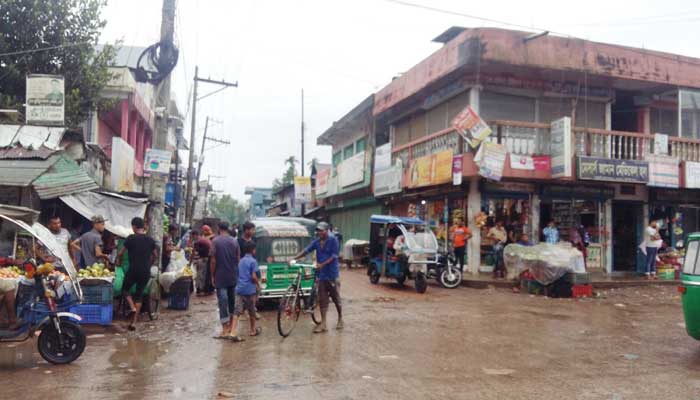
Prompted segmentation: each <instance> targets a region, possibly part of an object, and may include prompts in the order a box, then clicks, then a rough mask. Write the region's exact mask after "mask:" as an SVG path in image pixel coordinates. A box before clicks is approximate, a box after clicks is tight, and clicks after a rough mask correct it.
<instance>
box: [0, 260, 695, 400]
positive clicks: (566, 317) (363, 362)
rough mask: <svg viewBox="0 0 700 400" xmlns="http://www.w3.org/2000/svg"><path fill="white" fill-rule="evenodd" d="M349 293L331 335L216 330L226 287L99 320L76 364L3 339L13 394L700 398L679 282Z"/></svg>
mask: <svg viewBox="0 0 700 400" xmlns="http://www.w3.org/2000/svg"><path fill="white" fill-rule="evenodd" d="M343 295H344V297H345V299H344V300H345V310H346V326H345V330H343V331H342V332H338V331H335V330H333V329H331V330H330V331H329V332H328V333H327V334H323V335H314V334H313V333H312V332H311V330H312V328H313V327H312V325H311V320H310V318H309V317H308V316H302V319H301V320H300V323H299V324H298V325H297V328H296V330H295V331H294V332H293V333H292V335H291V336H290V337H289V338H287V339H282V338H280V337H279V335H277V332H276V326H275V317H276V315H275V312H274V311H273V308H271V307H268V309H267V311H263V313H262V315H263V320H262V321H261V324H262V327H263V335H262V336H260V337H256V338H249V337H246V338H247V340H246V341H245V342H244V343H232V342H228V341H221V340H215V339H213V338H212V336H213V335H214V334H215V333H216V332H217V329H218V327H217V326H216V302H215V299H213V298H206V299H200V298H194V297H193V299H192V302H191V308H190V310H188V311H184V312H175V311H166V312H164V313H163V315H162V317H161V320H159V321H157V322H148V323H143V324H142V325H141V326H140V329H139V331H138V332H137V333H136V334H134V333H126V332H122V331H121V330H118V329H114V328H112V329H108V330H104V329H102V328H92V329H90V337H89V338H88V347H87V350H86V352H85V354H84V355H83V356H82V357H81V358H80V359H79V360H78V361H77V362H75V363H74V364H72V365H69V366H62V367H56V366H52V365H49V364H46V363H45V362H43V360H41V359H40V357H39V356H38V355H37V353H36V349H35V346H36V343H35V342H33V341H32V342H27V343H22V344H14V345H1V346H0V384H1V385H2V397H3V398H11V399H12V398H15V399H23V398H27V397H26V396H27V385H28V384H29V383H28V382H30V381H31V382H32V383H31V384H30V385H31V386H32V392H33V395H36V398H47V397H49V396H51V397H52V398H55V399H215V398H229V397H231V398H236V399H321V398H322V399H445V398H450V399H504V398H508V399H532V398H541V399H553V398H567V399H659V398H666V399H690V398H700V373H699V372H700V343H697V342H695V341H693V340H692V339H690V338H688V337H687V336H686V335H685V331H684V328H683V318H682V314H681V310H680V302H679V299H678V298H677V294H676V293H675V291H674V289H673V288H640V289H633V288H630V289H624V290H610V291H606V292H604V293H603V296H602V297H600V298H596V299H585V300H573V299H561V300H553V299H546V298H543V297H534V296H528V295H523V294H512V293H510V291H508V290H493V289H486V290H475V289H467V288H459V289H456V290H446V289H442V288H440V287H438V286H436V285H431V286H430V288H429V289H428V292H427V293H426V294H424V295H419V294H416V293H415V292H414V291H413V288H412V287H410V286H406V287H405V288H398V287H397V286H396V285H394V284H391V283H388V282H382V283H380V284H379V285H370V284H369V282H368V280H367V277H366V276H365V275H364V274H363V272H362V271H350V272H348V271H345V272H344V273H343ZM329 315H330V321H329V322H330V324H329V327H334V324H335V314H334V311H333V310H331V311H330V312H329ZM246 325H247V322H245V321H244V322H243V323H242V327H243V329H244V330H243V331H242V332H244V333H245V332H246V331H245V327H246ZM20 382H22V384H20ZM219 394H220V395H219Z"/></svg>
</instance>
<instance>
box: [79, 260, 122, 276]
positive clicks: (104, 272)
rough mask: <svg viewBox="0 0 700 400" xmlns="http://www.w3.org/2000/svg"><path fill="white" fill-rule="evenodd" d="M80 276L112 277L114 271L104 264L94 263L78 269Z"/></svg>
mask: <svg viewBox="0 0 700 400" xmlns="http://www.w3.org/2000/svg"><path fill="white" fill-rule="evenodd" d="M78 277H79V278H112V277H114V272H112V271H110V270H108V269H107V268H105V266H104V264H98V263H95V264H92V266H90V267H87V268H84V269H81V270H80V271H78Z"/></svg>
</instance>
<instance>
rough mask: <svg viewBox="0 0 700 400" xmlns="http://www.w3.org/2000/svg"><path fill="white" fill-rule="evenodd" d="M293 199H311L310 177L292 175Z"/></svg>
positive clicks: (304, 200) (303, 200)
mask: <svg viewBox="0 0 700 400" xmlns="http://www.w3.org/2000/svg"><path fill="white" fill-rule="evenodd" d="M294 200H296V201H299V202H302V203H308V202H310V201H311V177H309V176H295V177H294Z"/></svg>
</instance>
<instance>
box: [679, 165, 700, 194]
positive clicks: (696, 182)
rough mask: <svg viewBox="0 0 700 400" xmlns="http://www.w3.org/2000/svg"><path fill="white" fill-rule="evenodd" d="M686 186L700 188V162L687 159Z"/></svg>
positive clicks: (685, 166)
mask: <svg viewBox="0 0 700 400" xmlns="http://www.w3.org/2000/svg"><path fill="white" fill-rule="evenodd" d="M684 164H685V165H684V167H683V168H684V169H685V187H686V188H688V189H700V162H693V161H686V162H685V163H684Z"/></svg>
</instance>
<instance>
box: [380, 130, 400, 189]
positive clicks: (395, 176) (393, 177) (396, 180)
mask: <svg viewBox="0 0 700 400" xmlns="http://www.w3.org/2000/svg"><path fill="white" fill-rule="evenodd" d="M401 172H402V168H401V165H391V143H386V144H383V145H381V146H379V147H377V149H376V151H375V153H374V195H375V196H385V195H387V194H392V193H398V192H400V191H401Z"/></svg>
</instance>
